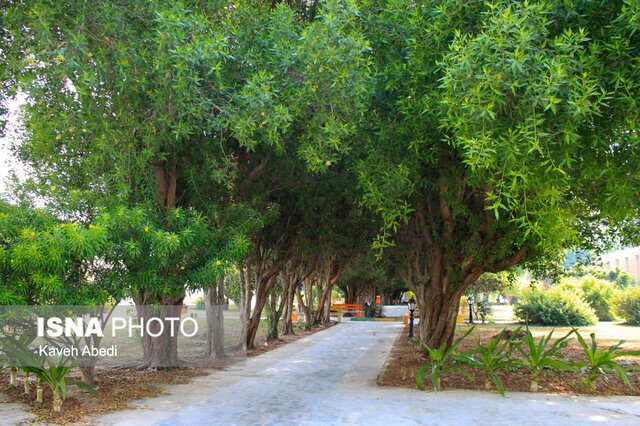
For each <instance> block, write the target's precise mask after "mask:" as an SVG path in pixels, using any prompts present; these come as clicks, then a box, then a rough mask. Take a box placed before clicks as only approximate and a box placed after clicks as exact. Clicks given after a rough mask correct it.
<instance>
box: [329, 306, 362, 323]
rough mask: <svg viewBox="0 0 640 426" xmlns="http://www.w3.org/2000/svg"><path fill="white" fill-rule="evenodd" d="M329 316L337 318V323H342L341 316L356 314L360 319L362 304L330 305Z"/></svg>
mask: <svg viewBox="0 0 640 426" xmlns="http://www.w3.org/2000/svg"><path fill="white" fill-rule="evenodd" d="M331 314H332V315H336V316H337V317H338V322H342V315H344V314H356V315H357V316H359V317H361V316H363V315H364V310H363V309H362V304H348V303H336V304H335V305H331Z"/></svg>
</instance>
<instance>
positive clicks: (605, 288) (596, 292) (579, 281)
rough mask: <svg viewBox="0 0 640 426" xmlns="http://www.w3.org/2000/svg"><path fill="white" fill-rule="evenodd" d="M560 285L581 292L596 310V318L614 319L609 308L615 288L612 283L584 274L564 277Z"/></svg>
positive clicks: (603, 319)
mask: <svg viewBox="0 0 640 426" xmlns="http://www.w3.org/2000/svg"><path fill="white" fill-rule="evenodd" d="M562 286H563V287H568V288H569V289H571V290H577V291H579V292H581V293H582V298H583V299H584V301H585V302H587V303H588V304H589V306H591V307H592V308H593V310H594V311H595V312H596V316H597V317H598V320H600V321H613V320H615V317H614V315H613V310H612V309H611V300H612V299H613V296H614V295H615V294H616V288H615V285H614V284H613V283H610V282H608V281H605V280H603V279H600V278H596V277H594V276H593V275H585V276H583V277H579V278H569V279H566V280H564V281H563V283H562Z"/></svg>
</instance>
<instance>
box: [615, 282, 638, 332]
mask: <svg viewBox="0 0 640 426" xmlns="http://www.w3.org/2000/svg"><path fill="white" fill-rule="evenodd" d="M611 304H612V306H613V309H614V311H615V313H616V315H617V316H619V317H620V318H624V320H625V321H626V322H627V323H629V324H640V286H635V287H628V288H626V289H625V290H624V291H620V292H618V294H617V295H616V296H615V297H614V298H613V300H612V301H611Z"/></svg>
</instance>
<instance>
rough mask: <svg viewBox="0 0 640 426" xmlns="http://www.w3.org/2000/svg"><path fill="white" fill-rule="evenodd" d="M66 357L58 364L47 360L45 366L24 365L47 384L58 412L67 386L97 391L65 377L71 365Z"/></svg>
mask: <svg viewBox="0 0 640 426" xmlns="http://www.w3.org/2000/svg"><path fill="white" fill-rule="evenodd" d="M68 361H69V360H68V358H62V359H61V360H60V362H59V363H58V365H55V364H52V363H50V362H49V361H47V364H48V366H47V367H26V368H27V369H28V371H30V372H32V373H33V374H35V375H36V377H38V379H39V380H40V381H41V382H43V383H45V384H47V385H48V386H49V387H50V388H51V390H52V392H53V411H55V412H57V413H59V412H60V411H61V410H62V401H64V400H65V399H66V398H67V387H68V386H71V385H75V386H78V387H79V388H82V389H85V390H88V391H89V392H93V393H97V391H96V390H95V389H94V388H92V387H91V386H89V385H88V384H86V383H85V382H82V381H80V380H75V379H72V378H71V377H67V376H68V375H69V373H70V372H71V370H72V369H73V366H71V365H67V363H68Z"/></svg>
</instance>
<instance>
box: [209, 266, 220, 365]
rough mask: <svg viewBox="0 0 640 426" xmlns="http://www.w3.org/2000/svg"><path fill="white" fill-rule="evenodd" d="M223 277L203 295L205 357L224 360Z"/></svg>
mask: <svg viewBox="0 0 640 426" xmlns="http://www.w3.org/2000/svg"><path fill="white" fill-rule="evenodd" d="M223 304H224V276H220V277H219V278H218V284H217V285H216V286H214V287H211V288H210V289H208V290H207V292H206V294H205V310H206V315H207V325H208V328H207V349H206V353H207V356H208V357H210V358H212V359H222V358H224V315H223Z"/></svg>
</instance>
